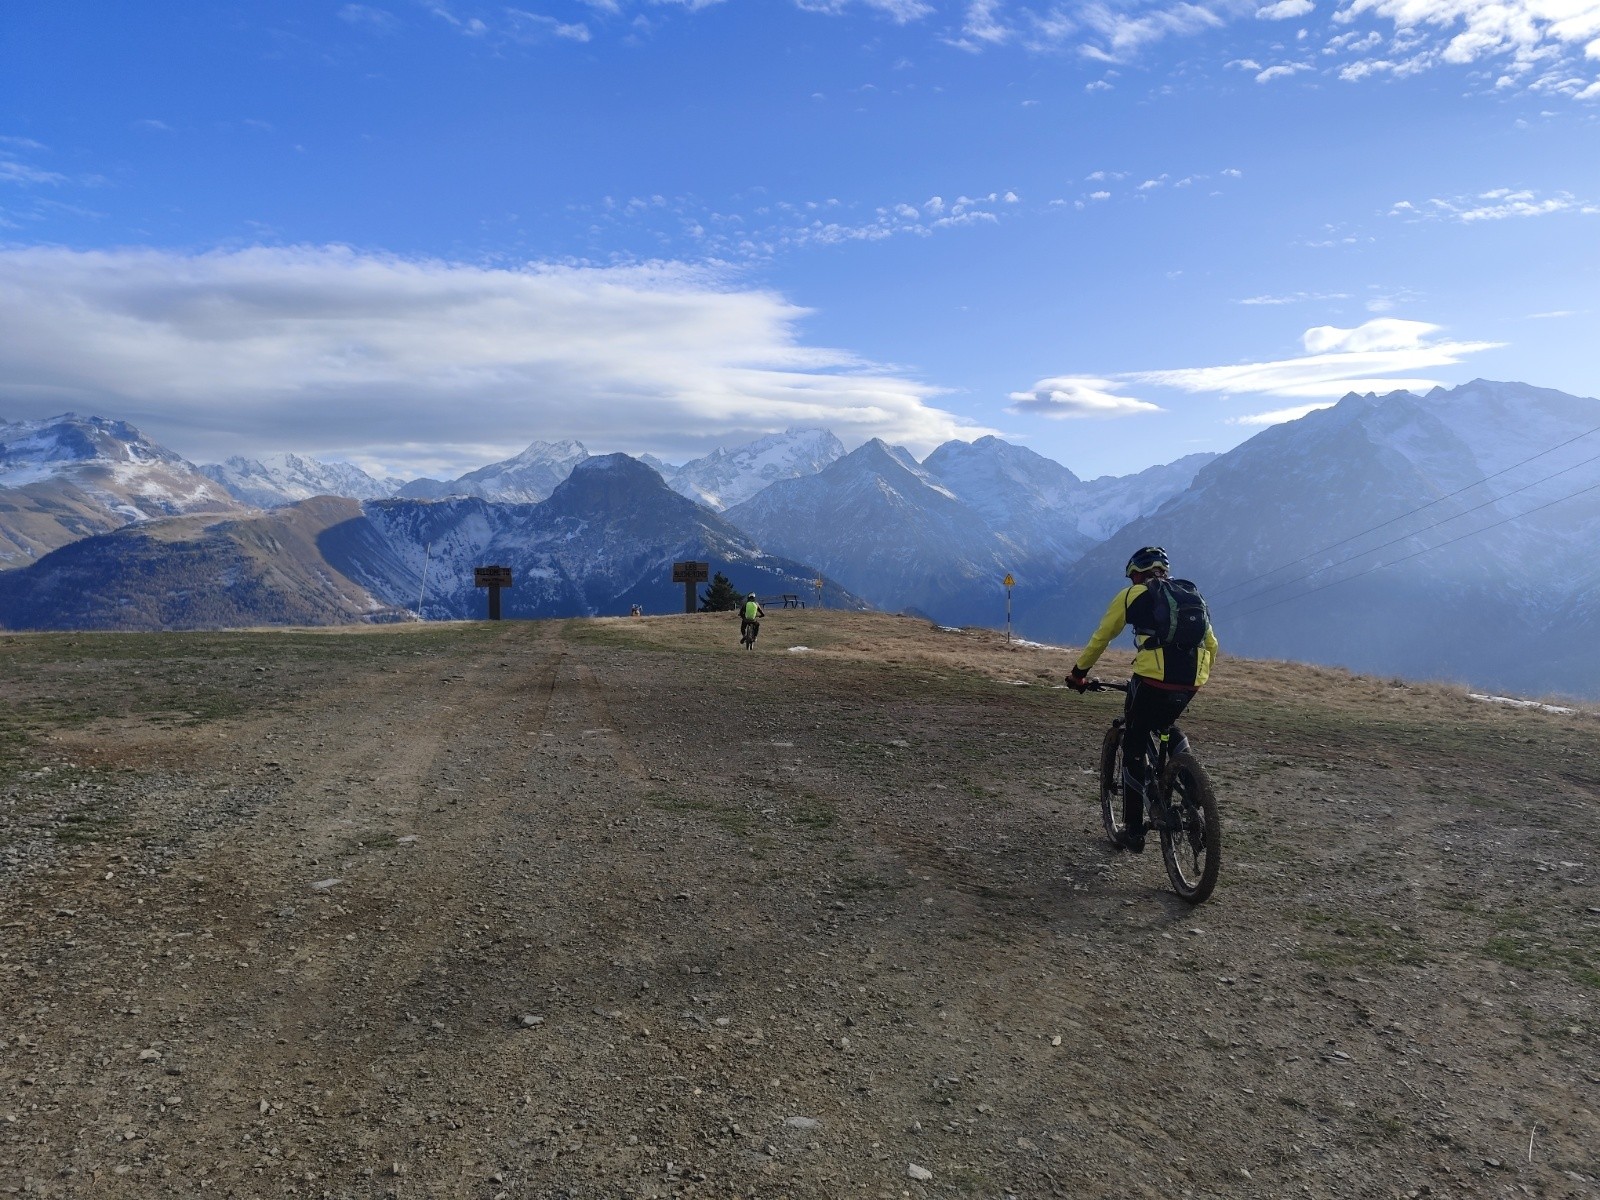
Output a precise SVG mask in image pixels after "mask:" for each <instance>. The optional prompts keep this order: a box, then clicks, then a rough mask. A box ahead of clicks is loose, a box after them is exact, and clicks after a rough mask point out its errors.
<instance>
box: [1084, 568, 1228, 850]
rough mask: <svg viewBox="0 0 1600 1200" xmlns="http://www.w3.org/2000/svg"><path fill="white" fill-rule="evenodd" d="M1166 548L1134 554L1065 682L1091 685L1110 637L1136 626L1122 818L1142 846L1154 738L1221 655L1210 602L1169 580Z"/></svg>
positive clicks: (1130, 840) (1126, 838) (1133, 846)
mask: <svg viewBox="0 0 1600 1200" xmlns="http://www.w3.org/2000/svg"><path fill="white" fill-rule="evenodd" d="M1168 566H1169V563H1168V562H1167V552H1166V551H1165V550H1163V549H1162V548H1161V547H1160V546H1145V547H1143V548H1142V549H1140V550H1138V551H1136V552H1135V553H1134V555H1133V557H1132V558H1130V559H1129V560H1128V565H1127V567H1126V568H1124V571H1125V573H1126V574H1127V576H1128V578H1129V579H1130V580H1132V582H1131V583H1130V584H1129V585H1128V586H1127V587H1125V588H1123V589H1122V590H1121V591H1120V592H1118V593H1117V594H1116V595H1115V596H1114V597H1112V600H1111V604H1110V607H1108V608H1107V609H1106V615H1105V616H1104V617H1103V618H1101V621H1100V627H1099V628H1098V629H1096V630H1095V631H1094V636H1092V637H1091V638H1090V639H1089V644H1088V645H1087V646H1085V647H1084V649H1083V653H1082V654H1081V655H1079V656H1078V661H1077V664H1076V665H1075V666H1074V667H1073V668H1072V674H1071V675H1069V676H1068V677H1067V686H1068V687H1070V688H1072V689H1073V690H1075V691H1077V692H1084V691H1087V690H1088V677H1089V670H1090V668H1092V667H1093V666H1094V664H1095V663H1096V662H1098V661H1099V659H1100V656H1101V655H1102V654H1103V653H1105V649H1106V647H1107V646H1108V645H1109V644H1110V643H1111V639H1112V638H1114V637H1116V636H1117V634H1119V633H1121V632H1122V630H1123V628H1124V627H1126V626H1128V625H1132V626H1133V632H1134V642H1135V644H1136V645H1137V647H1138V654H1137V656H1136V657H1135V658H1134V660H1133V677H1132V679H1130V680H1129V687H1128V703H1127V708H1126V709H1125V710H1124V714H1125V717H1126V722H1127V723H1126V725H1125V726H1124V730H1123V742H1122V745H1123V752H1122V763H1123V775H1122V816H1123V823H1124V826H1125V832H1124V833H1123V835H1122V836H1123V845H1124V847H1125V848H1126V849H1129V850H1132V851H1133V852H1134V853H1135V854H1137V853H1139V852H1140V851H1142V850H1143V849H1144V833H1145V829H1144V811H1145V805H1144V790H1145V786H1146V784H1147V782H1148V781H1147V779H1146V775H1147V773H1148V770H1149V750H1150V737H1151V735H1152V734H1158V733H1160V732H1161V731H1163V730H1165V729H1166V728H1167V727H1168V726H1170V725H1171V724H1172V723H1173V722H1174V721H1176V720H1177V719H1178V715H1179V714H1180V713H1182V712H1183V710H1184V709H1185V708H1187V707H1188V706H1189V701H1190V700H1192V699H1194V694H1195V693H1196V692H1198V691H1199V690H1200V688H1201V687H1202V686H1204V684H1205V682H1206V679H1207V678H1208V677H1209V676H1210V674H1211V664H1212V662H1213V661H1214V660H1215V659H1216V655H1217V635H1216V632H1215V631H1214V630H1213V629H1212V628H1211V621H1210V618H1209V615H1208V614H1207V613H1206V609H1205V602H1204V601H1203V600H1200V598H1199V593H1198V592H1197V591H1195V590H1194V585H1193V584H1190V583H1187V582H1186V581H1184V580H1171V581H1169V580H1168V578H1167V568H1168Z"/></svg>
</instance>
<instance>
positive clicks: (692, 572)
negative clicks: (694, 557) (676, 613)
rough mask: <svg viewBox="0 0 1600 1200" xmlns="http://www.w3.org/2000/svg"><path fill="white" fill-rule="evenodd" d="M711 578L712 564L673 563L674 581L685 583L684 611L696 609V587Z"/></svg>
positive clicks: (688, 611)
mask: <svg viewBox="0 0 1600 1200" xmlns="http://www.w3.org/2000/svg"><path fill="white" fill-rule="evenodd" d="M710 578H711V564H710V563H703V562H675V563H673V564H672V582H673V583H681V584H683V611H684V612H686V613H692V612H693V611H694V592H695V587H696V586H697V585H699V584H702V583H704V582H705V581H706V580H708V579H710Z"/></svg>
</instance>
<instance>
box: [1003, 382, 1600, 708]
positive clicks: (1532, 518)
mask: <svg viewBox="0 0 1600 1200" xmlns="http://www.w3.org/2000/svg"><path fill="white" fill-rule="evenodd" d="M1596 455H1600V401H1596V400H1593V399H1583V398H1579V397H1575V396H1568V395H1565V394H1563V393H1560V392H1553V391H1548V390H1545V389H1539V388H1532V387H1528V386H1526V385H1523V384H1505V383H1490V382H1487V381H1483V380H1475V381H1473V382H1472V383H1469V384H1464V385H1462V386H1461V387H1458V388H1454V389H1444V388H1438V389H1435V390H1433V391H1432V392H1430V393H1429V394H1428V395H1427V396H1422V397H1419V396H1416V395H1413V394H1411V393H1409V392H1395V393H1392V394H1390V395H1387V396H1383V397H1379V396H1376V395H1371V394H1369V395H1365V396H1359V395H1354V394H1352V395H1348V396H1346V397H1345V398H1344V399H1343V400H1341V401H1340V402H1339V403H1338V404H1337V405H1335V406H1334V407H1332V408H1328V409H1323V410H1320V411H1317V412H1313V413H1311V414H1309V415H1308V416H1305V417H1302V418H1301V419H1300V420H1298V421H1292V422H1288V423H1286V424H1283V425H1277V426H1273V427H1272V428H1269V429H1267V430H1264V431H1263V432H1262V433H1260V434H1257V435H1256V436H1255V437H1254V438H1251V439H1250V440H1249V441H1248V442H1246V443H1244V444H1243V445H1242V446H1239V447H1237V448H1236V449H1234V450H1232V451H1230V452H1228V453H1227V454H1224V455H1222V456H1221V457H1219V458H1218V459H1216V461H1214V462H1212V463H1211V464H1209V465H1208V466H1206V467H1204V468H1203V469H1202V470H1201V471H1200V472H1199V474H1198V475H1197V476H1196V477H1195V480H1194V483H1193V485H1192V486H1191V487H1190V488H1189V489H1188V490H1187V491H1186V492H1184V493H1183V494H1181V495H1180V496H1178V497H1176V498H1175V499H1174V500H1172V501H1171V502H1170V503H1168V504H1167V505H1166V506H1165V507H1163V508H1162V509H1161V510H1160V511H1159V512H1157V513H1155V514H1153V515H1151V516H1147V517H1143V518H1140V519H1139V520H1136V521H1134V522H1132V523H1130V524H1129V525H1127V526H1126V527H1124V528H1123V529H1121V530H1119V531H1118V532H1117V533H1116V534H1115V535H1114V536H1113V537H1112V538H1110V539H1109V540H1108V541H1106V542H1104V543H1102V544H1101V545H1100V546H1098V547H1096V548H1095V549H1093V550H1091V551H1090V552H1089V553H1087V554H1086V555H1085V556H1084V557H1083V558H1082V559H1081V560H1079V561H1078V562H1077V563H1076V564H1074V566H1073V568H1072V570H1071V572H1070V573H1069V575H1068V577H1067V579H1066V581H1065V583H1064V586H1063V588H1062V591H1061V593H1060V594H1059V595H1058V596H1055V597H1047V598H1045V599H1044V600H1043V601H1042V602H1039V603H1035V604H1032V605H1030V606H1029V607H1027V608H1024V609H1023V610H1022V611H1020V612H1019V614H1018V623H1019V625H1020V626H1021V627H1022V628H1024V629H1026V630H1028V631H1029V632H1030V633H1031V634H1033V635H1034V636H1039V637H1045V638H1049V639H1052V640H1064V641H1081V640H1082V639H1083V638H1084V637H1086V636H1087V635H1088V632H1089V630H1090V629H1092V628H1093V624H1094V622H1095V621H1096V620H1097V619H1098V617H1099V615H1100V612H1101V610H1102V608H1103V606H1104V605H1105V603H1106V602H1107V601H1108V600H1109V599H1110V597H1111V596H1112V594H1113V593H1114V592H1115V591H1116V589H1117V588H1118V587H1119V586H1120V584H1121V580H1122V566H1123V563H1124V562H1125V560H1126V558H1127V555H1128V554H1129V553H1130V552H1131V551H1132V550H1134V549H1136V548H1137V547H1139V546H1141V545H1148V544H1156V545H1163V546H1165V547H1166V548H1167V550H1168V552H1169V554H1171V555H1172V558H1173V570H1174V573H1175V574H1178V575H1181V576H1185V577H1187V578H1191V579H1194V580H1195V581H1196V582H1197V583H1199V584H1200V586H1201V589H1202V590H1203V591H1204V592H1205V594H1206V596H1207V599H1208V600H1209V601H1210V603H1211V607H1212V614H1213V617H1214V620H1215V622H1216V625H1217V630H1218V636H1219V637H1220V638H1221V640H1222V643H1223V648H1224V650H1225V651H1226V650H1232V651H1233V652H1235V653H1240V654H1251V655H1267V656H1272V657H1283V658H1295V659H1299V660H1308V661H1314V662H1328V663H1338V664H1342V665H1346V666H1350V667H1353V668H1356V669H1360V670H1367V671H1377V672H1382V673H1387V674H1395V675H1403V676H1409V677H1413V678H1417V677H1421V678H1445V679H1460V680H1465V681H1470V682H1473V683H1475V684H1478V685H1480V686H1494V687H1506V688H1516V689H1521V690H1528V691H1534V692H1538V691H1542V690H1567V691H1570V692H1573V693H1575V694H1586V695H1595V694H1600V685H1597V682H1596V681H1597V680H1600V642H1596V641H1595V640H1594V639H1593V638H1586V637H1584V636H1582V635H1578V636H1574V633H1575V632H1576V630H1577V628H1578V627H1580V626H1583V623H1584V621H1585V620H1591V621H1592V620H1593V619H1594V617H1596V616H1597V615H1600V614H1596V613H1595V612H1594V609H1593V607H1592V606H1590V607H1588V608H1585V605H1584V599H1585V597H1588V596H1592V595H1594V594H1595V592H1596V590H1597V588H1600V564H1597V563H1596V562H1595V555H1594V547H1595V546H1597V545H1600V491H1597V490H1596V488H1597V481H1600V471H1597V469H1596V467H1595V465H1594V463H1593V462H1591V461H1588V460H1591V459H1593V458H1595V456H1596ZM1586 613H1587V614H1588V616H1587V617H1586V616H1585V614H1586ZM1584 627H1585V628H1587V627H1586V626H1584Z"/></svg>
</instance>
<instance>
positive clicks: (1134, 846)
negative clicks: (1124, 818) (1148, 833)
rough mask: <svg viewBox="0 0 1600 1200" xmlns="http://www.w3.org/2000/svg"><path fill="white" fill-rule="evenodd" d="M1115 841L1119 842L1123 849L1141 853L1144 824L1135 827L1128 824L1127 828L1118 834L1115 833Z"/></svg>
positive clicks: (1142, 850)
mask: <svg viewBox="0 0 1600 1200" xmlns="http://www.w3.org/2000/svg"><path fill="white" fill-rule="evenodd" d="M1117 841H1118V842H1119V843H1120V844H1121V846H1122V848H1123V849H1124V850H1127V851H1129V852H1131V853H1133V854H1143V853H1144V826H1142V825H1140V826H1138V827H1137V828H1135V827H1134V826H1132V825H1130V826H1128V828H1126V829H1124V830H1123V831H1122V832H1121V833H1120V834H1118V835H1117Z"/></svg>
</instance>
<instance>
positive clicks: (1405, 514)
mask: <svg viewBox="0 0 1600 1200" xmlns="http://www.w3.org/2000/svg"><path fill="white" fill-rule="evenodd" d="M1594 433H1600V425H1596V426H1595V427H1594V428H1593V429H1587V430H1585V431H1584V432H1582V433H1580V434H1577V435H1576V436H1574V437H1569V438H1568V439H1567V440H1566V441H1564V442H1561V443H1559V444H1557V445H1554V446H1551V447H1550V448H1549V449H1548V450H1541V451H1539V453H1537V454H1534V455H1530V456H1529V457H1527V458H1525V459H1523V460H1522V461H1521V462H1516V463H1512V464H1511V465H1510V466H1509V467H1504V468H1502V469H1501V470H1498V471H1496V472H1495V473H1494V474H1493V475H1485V476H1484V477H1483V478H1482V479H1479V480H1477V481H1475V482H1473V483H1469V484H1467V485H1465V486H1464V487H1459V488H1457V489H1456V490H1455V491H1453V492H1451V493H1449V494H1448V495H1444V496H1440V497H1438V498H1437V499H1434V500H1430V501H1428V502H1427V503H1426V504H1423V505H1421V506H1419V507H1417V508H1413V509H1411V510H1410V511H1409V512H1403V513H1401V514H1400V515H1399V516H1397V517H1390V518H1389V519H1388V520H1387V521H1383V522H1381V523H1379V524H1377V525H1373V526H1371V527H1369V528H1367V529H1363V530H1360V531H1359V532H1356V533H1352V534H1351V535H1350V536H1349V537H1347V538H1343V539H1341V540H1340V541H1337V542H1334V543H1333V544H1332V545H1329V546H1324V547H1322V549H1320V550H1313V551H1311V552H1310V553H1308V554H1303V555H1301V556H1300V557H1299V558H1297V559H1295V560H1294V561H1293V562H1287V563H1283V564H1282V565H1281V566H1276V567H1273V568H1272V569H1271V570H1268V571H1263V572H1261V574H1259V575H1254V576H1251V577H1250V578H1249V579H1244V580H1241V581H1240V582H1238V583H1230V584H1229V585H1228V586H1227V587H1225V588H1222V589H1221V590H1220V591H1218V592H1217V595H1219V596H1225V595H1227V594H1228V593H1229V592H1232V591H1236V590H1238V589H1239V588H1242V587H1249V586H1250V585H1251V584H1252V583H1258V582H1259V581H1261V580H1263V579H1265V578H1267V576H1269V575H1276V574H1277V573H1278V572H1279V571H1287V570H1289V568H1291V567H1297V566H1299V565H1300V564H1301V563H1303V562H1309V561H1310V560H1311V559H1313V558H1316V557H1317V556H1319V555H1322V554H1326V553H1328V551H1330V550H1337V549H1338V548H1339V547H1340V546H1344V545H1348V544H1349V543H1350V542H1353V541H1355V540H1356V539H1357V538H1361V537H1366V536H1367V534H1369V533H1376V532H1378V530H1380V529H1383V528H1386V527H1387V526H1390V525H1393V524H1394V523H1395V522H1396V521H1403V520H1405V519H1406V518H1407V517H1414V516H1416V515H1417V514H1418V513H1419V512H1426V511H1427V510H1428V509H1430V508H1432V507H1433V506H1434V505H1436V504H1443V503H1444V502H1445V501H1446V500H1450V499H1453V498H1454V497H1456V496H1459V495H1461V493H1462V492H1470V491H1471V490H1472V489H1473V488H1475V487H1481V486H1482V485H1483V484H1486V483H1488V482H1489V481H1490V480H1492V479H1499V478H1500V476H1502V475H1505V474H1507V473H1508V472H1511V471H1515V470H1516V469H1517V468H1518V467H1525V466H1527V465H1528V464H1529V463H1531V462H1533V461H1534V460H1535V459H1539V458H1543V457H1544V456H1545V455H1547V454H1554V453H1555V452H1556V451H1557V450H1561V449H1564V448H1565V447H1567V446H1570V445H1572V443H1573V442H1577V441H1582V440H1583V439H1584V438H1586V437H1588V436H1589V435H1590V434H1594ZM1588 461H1589V462H1593V461H1594V460H1593V459H1589V460H1588ZM1579 465H1580V466H1582V465H1583V464H1582V463H1580V464H1579ZM1569 470H1570V468H1569ZM1556 474H1558V475H1559V474H1561V472H1559V471H1558V472H1557V473H1556ZM1548 478H1551V479H1554V478H1555V476H1554V475H1551V476H1549V477H1548ZM1539 482H1541V483H1542V482H1544V481H1543V480H1540V481H1539ZM1522 490H1524V489H1522V488H1518V489H1517V491H1522ZM1516 494H1517V493H1516V492H1507V493H1506V495H1507V496H1514V495H1516ZM1501 499H1504V497H1501ZM1491 503H1492V501H1491ZM1478 507H1479V508H1481V507H1483V506H1482V505H1479V506H1478ZM1466 511H1467V512H1473V511H1475V510H1473V509H1470V508H1469V509H1467V510H1466ZM1465 515H1466V513H1457V514H1456V516H1465ZM1454 519H1455V518H1454V517H1449V518H1446V520H1454ZM1438 524H1443V522H1438V523H1436V524H1435V525H1429V526H1428V527H1427V528H1426V529H1419V530H1417V531H1416V532H1417V533H1426V532H1427V530H1428V529H1434V528H1437V525H1438ZM1408 536H1409V535H1408ZM1399 540H1402V541H1403V540H1404V539H1403V538H1402V539H1399ZM1384 545H1385V546H1392V545H1394V543H1393V542H1386V543H1384ZM1383 548H1384V546H1374V547H1372V549H1371V550H1364V551H1362V553H1363V554H1370V553H1372V551H1373V550H1382V549H1383ZM1353 557H1355V558H1360V557H1361V555H1360V554H1357V555H1354V556H1353ZM1343 561H1344V562H1349V561H1350V559H1344V560H1343ZM1333 565H1334V566H1339V565H1341V564H1340V563H1335V564H1333ZM1319 569H1322V570H1325V569H1327V568H1319ZM1312 574H1313V575H1314V574H1316V572H1315V571H1313V572H1312ZM1306 578H1309V576H1305V575H1302V576H1300V579H1306ZM1300 579H1291V580H1290V581H1289V583H1298V582H1300ZM1287 586H1289V584H1275V585H1274V586H1273V587H1270V588H1264V589H1263V590H1262V591H1259V592H1257V593H1255V595H1254V596H1248V597H1246V598H1245V599H1246V601H1248V600H1254V599H1256V597H1258V596H1264V595H1266V594H1267V592H1271V591H1275V590H1276V589H1277V588H1278V587H1287Z"/></svg>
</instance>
